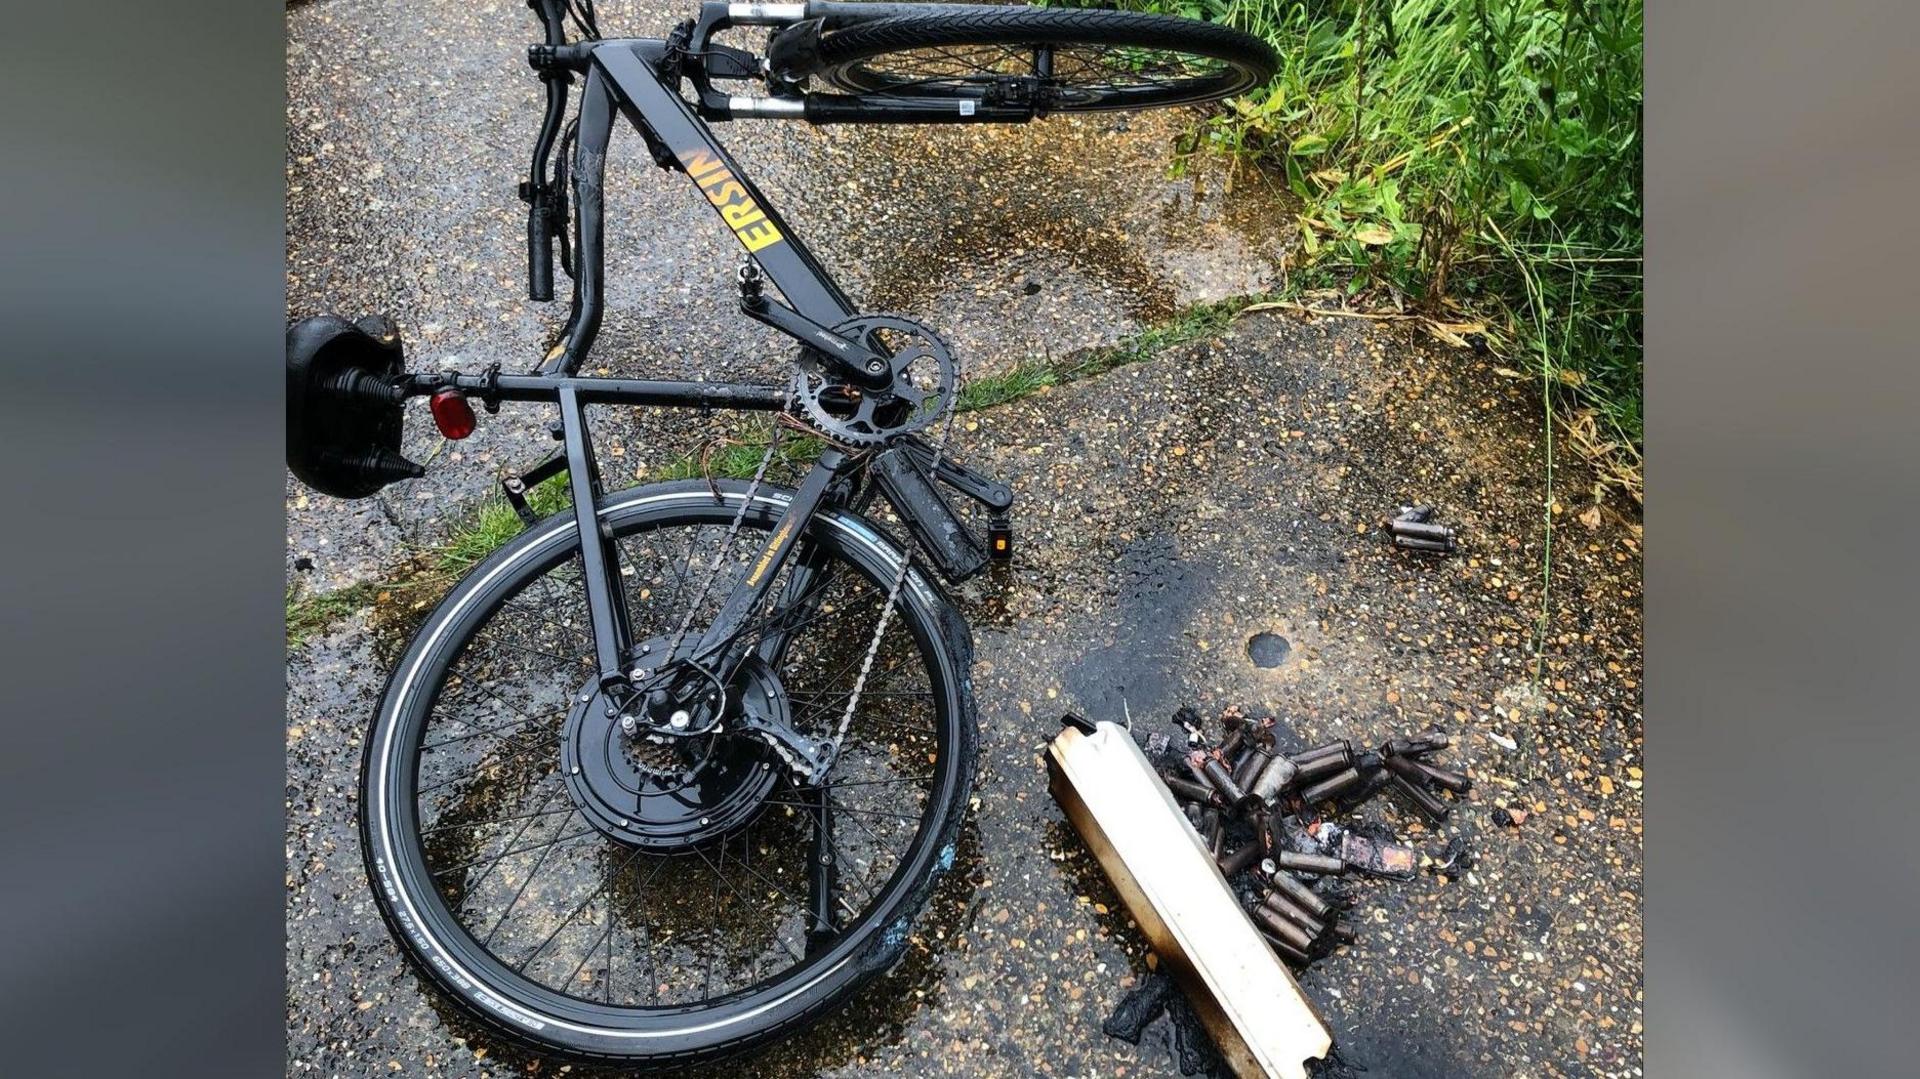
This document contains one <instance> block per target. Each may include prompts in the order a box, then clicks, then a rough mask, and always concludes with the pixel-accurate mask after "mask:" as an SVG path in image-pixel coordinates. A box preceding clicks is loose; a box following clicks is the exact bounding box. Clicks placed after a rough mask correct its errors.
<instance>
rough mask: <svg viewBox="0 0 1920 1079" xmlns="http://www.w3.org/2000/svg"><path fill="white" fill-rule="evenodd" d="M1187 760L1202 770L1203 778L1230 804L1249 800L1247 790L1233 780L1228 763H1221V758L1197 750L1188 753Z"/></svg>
mask: <svg viewBox="0 0 1920 1079" xmlns="http://www.w3.org/2000/svg"><path fill="white" fill-rule="evenodd" d="M1187 760H1189V761H1190V762H1192V764H1193V766H1194V767H1196V768H1198V769H1199V770H1200V776H1201V778H1203V779H1205V780H1206V781H1207V782H1208V783H1209V784H1211V785H1212V786H1213V789H1214V790H1217V791H1219V792H1220V796H1221V797H1222V798H1224V799H1226V801H1227V804H1228V805H1239V804H1240V803H1241V802H1244V801H1246V800H1247V792H1246V791H1244V790H1241V789H1240V786H1239V784H1237V783H1235V782H1234V781H1233V775H1232V774H1231V773H1229V772H1228V771H1227V766H1226V765H1224V764H1221V763H1220V760H1219V758H1217V757H1215V756H1213V755H1212V754H1210V753H1203V752H1201V751H1199V750H1195V751H1194V752H1192V753H1190V754H1188V756H1187Z"/></svg>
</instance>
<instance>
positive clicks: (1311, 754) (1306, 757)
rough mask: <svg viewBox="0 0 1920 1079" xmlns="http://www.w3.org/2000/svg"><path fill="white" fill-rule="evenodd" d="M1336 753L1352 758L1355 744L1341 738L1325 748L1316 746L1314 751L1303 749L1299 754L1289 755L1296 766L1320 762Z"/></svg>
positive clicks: (1329, 743)
mask: <svg viewBox="0 0 1920 1079" xmlns="http://www.w3.org/2000/svg"><path fill="white" fill-rule="evenodd" d="M1334 753H1338V754H1342V755H1345V756H1349V757H1350V756H1352V755H1353V743H1352V742H1349V741H1347V740H1346V739H1345V738H1341V739H1338V740H1337V741H1332V742H1328V743H1327V744H1326V745H1324V746H1314V747H1313V748H1312V749H1303V750H1301V751H1300V752H1298V753H1293V754H1289V755H1290V756H1291V757H1293V762H1294V763H1295V764H1305V763H1306V762H1308V761H1313V760H1319V759H1320V758H1321V757H1325V756H1327V755H1329V754H1334Z"/></svg>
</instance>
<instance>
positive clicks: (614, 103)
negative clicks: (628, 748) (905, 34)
mask: <svg viewBox="0 0 1920 1079" xmlns="http://www.w3.org/2000/svg"><path fill="white" fill-rule="evenodd" d="M663 55H664V52H663V43H662V42H659V41H648V40H636V41H607V42H600V43H597V44H596V45H595V46H594V47H593V50H592V60H591V64H590V65H589V67H588V70H587V79H586V86H585V88H584V89H583V91H582V94H581V102H580V112H579V134H578V146H577V150H576V156H575V167H574V178H573V184H574V198H575V205H576V207H577V214H578V216H577V225H576V232H575V241H576V242H575V250H576V252H577V258H578V260H579V261H578V267H577V270H578V272H577V276H576V281H575V289H574V299H573V308H572V312H571V314H570V316H569V318H568V322H567V327H566V331H565V333H564V334H563V336H562V339H561V342H560V344H558V345H556V346H555V348H554V350H553V352H552V353H550V354H549V355H548V357H547V360H546V361H545V363H543V365H542V372H543V374H541V375H536V376H506V375H500V374H498V373H497V372H492V373H488V374H484V375H477V376H475V375H459V374H452V373H448V374H440V375H424V374H423V375H415V376H413V378H412V379H411V380H410V381H409V383H408V384H407V391H408V392H409V393H411V394H428V393H434V392H438V391H439V390H441V389H446V388H452V389H456V390H459V391H461V392H462V393H466V394H470V395H473V396H478V397H480V398H481V399H482V400H483V401H486V402H490V403H493V402H500V401H552V402H554V403H556V404H557V405H558V406H559V408H560V421H561V422H560V433H561V435H562V437H563V438H564V441H565V450H566V460H567V471H568V481H569V484H570V485H571V488H572V491H573V500H574V510H573V513H574V520H575V525H576V527H577V528H578V529H579V533H580V540H581V543H580V556H581V571H582V577H583V579H584V580H583V583H584V585H585V588H586V593H587V597H586V598H587V607H588V615H589V618H590V621H591V623H592V629H593V637H594V658H595V663H596V666H597V667H598V669H599V679H600V684H601V685H602V686H603V687H616V686H621V685H631V682H630V681H629V675H628V673H627V671H626V670H625V665H626V662H627V661H628V659H629V658H630V657H629V655H628V653H629V651H630V650H631V648H632V647H633V646H634V644H635V642H634V641H633V640H632V622H631V616H630V614H629V612H628V610H627V608H626V600H625V595H624V591H623V589H622V588H621V587H620V583H619V555H618V550H617V547H616V545H615V544H614V542H613V539H612V537H611V536H609V535H608V534H606V533H605V532H604V530H603V529H602V528H601V526H600V522H599V504H600V501H601V496H602V490H601V480H600V473H599V468H598V466H597V464H596V462H595V460H594V456H593V445H592V439H591V437H590V432H589V430H588V427H587V421H586V416H585V412H584V406H586V405H588V404H628V405H640V406H646V405H667V406H675V405H678V406H694V407H703V408H705V407H721V408H743V409H761V410H779V409H783V408H785V407H786V405H787V391H786V390H785V389H784V388H782V387H778V386H754V385H745V384H739V383H698V382H665V381H655V380H645V379H599V378H578V377H574V374H573V373H574V372H575V371H577V370H578V369H579V367H580V365H581V363H583V362H584V361H585V359H586V356H587V353H588V352H589V350H590V349H591V348H592V347H593V342H594V339H595V337H596V336H597V335H598V332H599V327H600V316H601V304H602V300H603V297H604V262H603V252H604V246H605V228H604V216H603V215H604V203H603V194H604V186H605V175H606V154H607V148H608V146H609V144H610V142H611V140H612V129H613V118H614V114H615V112H616V111H618V112H619V113H620V114H621V115H624V116H625V117H626V119H627V120H628V121H629V122H630V123H632V124H633V126H634V128H635V129H636V130H638V131H639V132H640V134H641V135H642V136H643V137H644V138H645V139H646V141H647V144H648V147H649V149H651V150H652V151H653V153H654V156H655V158H656V160H658V161H659V162H660V163H661V164H663V165H665V166H667V167H673V168H677V169H678V171H680V172H682V173H684V174H685V175H686V176H687V177H688V178H689V179H690V180H692V181H693V183H694V184H695V186H696V187H697V188H698V189H699V190H700V192H701V194H702V195H703V196H704V197H705V198H706V200H707V202H708V204H709V205H711V206H712V207H713V208H714V211H715V212H716V213H717V214H718V215H719V217H720V220H721V222H722V223H723V224H724V225H725V226H726V227H727V229H728V230H729V231H730V232H732V233H733V236H734V238H735V240H736V241H738V242H739V244H740V245H741V247H742V248H743V249H744V250H745V251H746V252H747V253H748V254H750V255H751V256H753V258H754V259H755V260H757V261H758V262H759V264H760V267H761V270H762V272H763V273H764V274H765V276H766V277H767V279H769V280H771V281H772V282H773V284H774V286H775V287H776V288H778V289H779V291H780V293H781V295H782V296H783V297H784V298H785V299H786V301H787V302H788V303H789V304H791V305H792V308H793V311H794V312H795V313H797V314H798V315H799V316H800V317H802V318H804V319H807V320H809V321H811V322H813V323H816V324H817V325H819V326H826V327H831V326H835V325H838V324H839V323H842V322H844V321H846V320H847V319H849V318H852V317H853V316H854V315H855V314H856V310H855V308H854V306H853V303H852V301H851V300H849V299H848V298H847V295H846V293H844V292H843V291H841V289H840V287H839V285H838V284H836V283H835V282H834V280H833V279H832V278H831V277H830V276H828V274H827V272H826V270H825V269H824V268H822V267H821V265H820V263H819V261H818V260H817V259H816V258H814V256H813V253H812V252H811V251H809V250H808V249H807V247H806V245H805V244H803V243H802V242H801V241H800V239H799V237H798V236H796V235H795V234H794V232H793V229H792V228H791V226H789V225H788V224H787V223H786V221H785V220H784V219H782V218H781V217H780V214H779V213H778V211H776V210H775V209H774V208H773V207H772V206H771V205H770V204H769V203H768V202H767V199H766V197H765V196H764V195H763V194H762V193H761V192H760V190H759V188H758V187H756V186H755V185H754V184H753V182H752V181H751V180H749V179H748V178H747V177H746V176H744V175H743V174H742V173H741V171H740V168H739V166H738V165H737V164H736V163H735V161H734V160H733V158H732V156H731V155H729V154H728V153H727V151H726V148H725V147H723V146H721V145H720V143H719V141H718V140H716V139H715V138H714V136H713V133H712V131H711V130H709V129H708V128H707V126H706V124H705V123H704V122H703V121H702V120H701V119H700V118H699V116H698V114H696V113H695V111H694V110H693V108H692V107H691V106H690V105H688V103H687V102H686V100H685V99H683V98H682V97H681V96H680V95H679V94H678V93H677V92H675V90H674V89H673V88H672V87H671V86H669V85H668V84H667V83H666V81H664V80H663V79H662V78H661V76H660V69H659V65H660V63H661V62H662V57H663ZM863 460H864V458H861V457H857V456H849V455H847V454H844V453H841V452H840V451H838V450H834V449H828V450H827V451H825V452H824V453H822V454H821V456H820V460H819V462H818V463H817V464H816V465H815V466H814V468H813V469H812V470H811V471H810V472H809V473H808V474H807V476H806V477H805V479H804V480H802V482H801V484H800V486H799V487H798V488H797V489H796V490H795V492H794V494H793V496H792V498H791V500H790V501H789V503H788V505H787V507H786V509H785V511H784V512H783V513H782V515H781V518H780V520H779V521H777V522H775V524H774V527H773V530H772V532H771V533H770V534H769V536H768V538H767V540H766V542H765V543H764V544H763V545H762V547H761V550H760V553H759V554H758V555H757V556H756V558H755V559H754V560H753V562H752V563H750V569H749V571H748V572H747V573H746V575H745V576H744V577H743V578H742V579H741V580H740V581H739V582H738V583H737V584H736V585H735V586H734V588H733V591H732V592H731V593H730V594H729V595H728V596H727V597H726V598H725V600H724V601H723V602H722V603H721V606H720V609H719V613H718V614H717V615H716V617H715V619H714V621H713V623H712V624H711V625H710V626H708V627H706V628H705V629H704V630H703V631H702V632H701V633H700V635H699V637H698V639H697V643H696V644H695V646H694V647H693V649H692V651H691V655H690V658H691V659H692V660H693V661H694V662H695V663H696V664H698V665H700V666H701V667H703V668H706V669H708V670H713V669H714V668H715V667H719V668H722V670H720V671H719V672H718V673H719V675H720V676H721V677H725V676H726V671H725V670H724V668H726V667H729V666H731V664H732V663H733V662H735V661H737V660H738V659H740V658H743V655H742V654H740V650H739V649H738V647H737V644H736V642H737V639H738V638H739V637H740V636H742V634H743V633H745V632H746V631H747V630H748V629H750V628H752V627H753V625H754V624H755V619H756V618H758V617H759V616H760V612H762V611H763V610H764V609H765V607H766V603H767V599H768V597H769V595H770V594H771V592H772V590H773V587H774V582H775V580H776V579H778V578H779V577H780V571H781V569H782V567H783V566H784V564H785V563H786V561H787V560H788V558H789V557H790V556H792V555H793V553H794V551H795V550H796V549H797V548H799V547H800V546H801V545H802V540H803V539H804V537H805V535H806V531H807V525H808V522H809V521H810V520H811V519H812V517H813V515H814V514H815V513H817V512H819V510H820V509H821V508H823V507H824V506H828V505H833V504H836V503H837V502H838V501H840V500H841V499H842V498H844V497H845V496H846V494H847V492H849V491H850V490H851V489H852V488H853V487H854V486H856V485H855V484H850V483H847V482H843V481H845V480H846V479H847V478H848V477H849V476H850V475H851V474H852V473H853V472H854V471H855V470H856V468H857V467H858V466H859V464H860V463H861V462H862V461H863ZM805 591H806V590H805V589H803V593H804V592H805Z"/></svg>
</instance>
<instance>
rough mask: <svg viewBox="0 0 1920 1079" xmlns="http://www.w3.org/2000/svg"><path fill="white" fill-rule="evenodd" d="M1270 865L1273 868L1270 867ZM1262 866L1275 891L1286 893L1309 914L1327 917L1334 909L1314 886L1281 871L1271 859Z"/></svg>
mask: <svg viewBox="0 0 1920 1079" xmlns="http://www.w3.org/2000/svg"><path fill="white" fill-rule="evenodd" d="M1269 866H1271V868H1268V867H1269ZM1261 868H1262V869H1266V871H1267V874H1266V875H1267V879H1268V880H1270V881H1272V882H1273V888H1274V891H1277V892H1281V893H1283V894H1285V895H1286V897H1287V898H1288V899H1291V900H1293V902H1294V905H1296V906H1298V907H1299V908H1300V909H1302V910H1304V911H1306V912H1307V913H1308V914H1311V915H1313V916H1314V917H1316V918H1325V917H1326V916H1327V915H1328V914H1329V913H1331V912H1332V911H1333V906H1332V904H1330V903H1328V902H1327V901H1326V900H1324V899H1322V898H1320V896H1319V895H1317V894H1315V892H1314V890H1313V889H1312V888H1309V887H1307V886H1306V885H1304V884H1302V883H1300V881H1299V880H1297V879H1295V878H1294V876H1293V875H1292V874H1291V873H1285V872H1281V870H1280V867H1279V865H1277V864H1274V863H1273V862H1272V860H1271V859H1269V860H1268V862H1266V863H1263V864H1262V866H1261Z"/></svg>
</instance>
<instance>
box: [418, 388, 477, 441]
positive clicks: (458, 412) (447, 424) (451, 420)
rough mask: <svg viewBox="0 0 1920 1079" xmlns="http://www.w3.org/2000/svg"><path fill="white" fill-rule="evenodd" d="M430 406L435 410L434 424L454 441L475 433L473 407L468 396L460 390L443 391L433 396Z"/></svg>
mask: <svg viewBox="0 0 1920 1079" xmlns="http://www.w3.org/2000/svg"><path fill="white" fill-rule="evenodd" d="M429 405H430V406H431V407H432V409H433V424H434V426H435V427H438V428H440V433H441V434H443V435H445V436H447V437H448V438H452V439H462V438H465V437H467V436H468V435H470V434H472V433H473V424H474V420H473V406H472V405H469V404H467V395H466V394H464V393H461V392H460V391H459V390H452V389H448V390H441V391H440V392H439V393H436V394H434V395H433V399H432V401H430V402H429Z"/></svg>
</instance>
